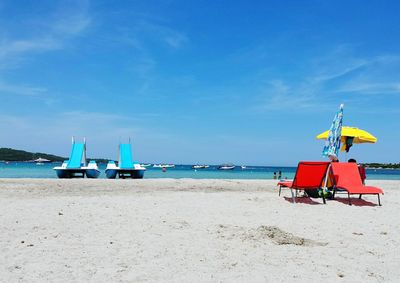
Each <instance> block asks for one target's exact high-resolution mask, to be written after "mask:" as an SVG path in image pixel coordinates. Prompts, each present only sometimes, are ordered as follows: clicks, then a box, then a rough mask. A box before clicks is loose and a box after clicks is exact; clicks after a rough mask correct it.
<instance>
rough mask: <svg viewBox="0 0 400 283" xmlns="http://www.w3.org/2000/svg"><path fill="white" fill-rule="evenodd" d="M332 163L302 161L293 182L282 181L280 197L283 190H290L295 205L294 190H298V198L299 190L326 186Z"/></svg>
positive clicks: (279, 184)
mask: <svg viewBox="0 0 400 283" xmlns="http://www.w3.org/2000/svg"><path fill="white" fill-rule="evenodd" d="M329 164H330V162H311V161H301V162H299V165H298V166H297V170H296V175H295V176H294V179H293V181H292V182H291V181H280V182H278V186H279V195H281V190H282V188H289V189H290V192H291V193H292V198H293V203H295V202H296V201H295V196H294V194H293V189H295V190H296V196H297V191H298V190H305V189H319V188H321V187H322V186H323V184H324V179H325V176H326V172H327V170H328V167H329ZM324 202H325V200H324Z"/></svg>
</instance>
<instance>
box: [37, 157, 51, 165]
mask: <svg viewBox="0 0 400 283" xmlns="http://www.w3.org/2000/svg"><path fill="white" fill-rule="evenodd" d="M33 162H35V163H36V165H44V163H47V162H51V160H48V159H45V158H41V157H39V158H38V159H35V160H33Z"/></svg>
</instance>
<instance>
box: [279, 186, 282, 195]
mask: <svg viewBox="0 0 400 283" xmlns="http://www.w3.org/2000/svg"><path fill="white" fill-rule="evenodd" d="M281 191H282V186H279V196H281Z"/></svg>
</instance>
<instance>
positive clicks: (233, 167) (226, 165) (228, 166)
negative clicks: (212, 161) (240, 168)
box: [218, 164, 236, 170]
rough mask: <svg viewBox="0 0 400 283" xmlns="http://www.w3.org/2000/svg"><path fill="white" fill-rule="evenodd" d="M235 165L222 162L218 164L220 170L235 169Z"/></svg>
mask: <svg viewBox="0 0 400 283" xmlns="http://www.w3.org/2000/svg"><path fill="white" fill-rule="evenodd" d="M235 167H236V166H235V165H233V164H222V165H220V166H218V170H233V169H235Z"/></svg>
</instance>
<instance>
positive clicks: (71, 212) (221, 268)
mask: <svg viewBox="0 0 400 283" xmlns="http://www.w3.org/2000/svg"><path fill="white" fill-rule="evenodd" d="M276 183H277V180H226V179H224V180H221V179H211V180H210V179H209V180H204V179H141V180H126V179H125V180H107V179H95V180H91V179H67V180H63V179H0V220H1V222H2V224H3V225H1V226H0V249H1V251H2V257H1V258H0V265H1V266H2V267H1V269H0V276H1V278H2V279H3V280H4V281H6V282H13V281H113V282H114V281H123V282H132V281H135V282H136V281H150V282H157V281H163V282H188V281H207V282H220V281H224V282H238V281H240V282H243V281H266V280H269V281H274V282H275V281H277V282H285V281H307V282H317V281H321V280H327V281H337V280H344V281H346V282H357V281H358V282H359V281H363V282H364V281H366V282H383V281H385V282H386V281H389V282H390V281H393V282H394V281H396V280H398V278H399V277H400V270H399V269H398V264H397V261H396V258H397V256H398V252H397V250H398V246H399V245H400V238H399V237H398V232H397V231H399V230H400V220H399V218H398V215H399V213H400V190H399V187H400V181H393V180H387V181H380V180H377V181H371V180H370V181H368V182H367V184H368V185H379V186H381V187H382V188H383V189H384V191H385V195H383V196H382V206H381V207H379V206H376V205H375V204H376V198H375V197H374V196H365V198H363V200H361V201H358V202H357V201H356V200H355V205H353V206H349V205H348V204H347V201H346V200H345V199H346V198H344V200H343V201H341V200H340V199H339V200H336V201H328V203H327V204H326V205H323V204H322V200H321V199H313V200H312V201H308V199H306V198H304V199H300V200H299V202H298V203H296V204H293V203H292V202H291V197H290V191H288V190H285V191H283V193H282V195H281V196H278V187H277V186H276Z"/></svg>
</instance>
